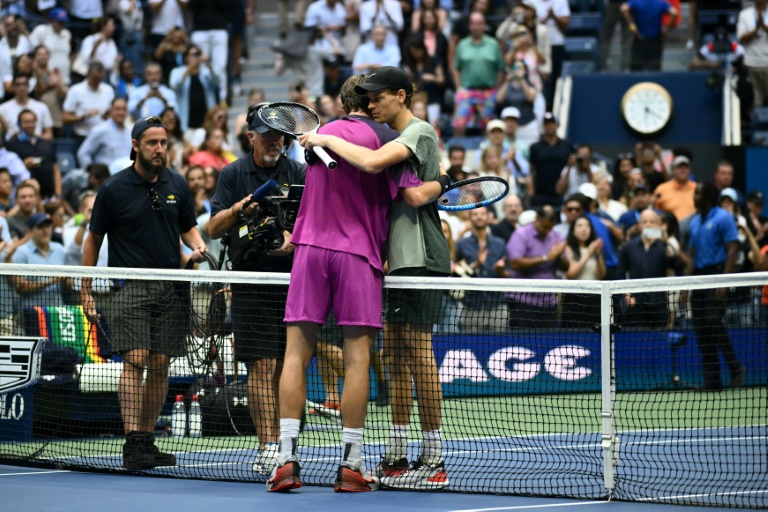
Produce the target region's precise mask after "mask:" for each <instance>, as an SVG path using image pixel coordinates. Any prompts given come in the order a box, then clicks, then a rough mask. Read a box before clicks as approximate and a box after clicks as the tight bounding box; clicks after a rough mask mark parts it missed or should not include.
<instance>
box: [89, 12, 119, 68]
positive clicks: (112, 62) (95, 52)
mask: <svg viewBox="0 0 768 512" xmlns="http://www.w3.org/2000/svg"><path fill="white" fill-rule="evenodd" d="M114 35H115V19H114V18H112V16H105V17H103V18H101V20H100V21H99V31H98V32H96V33H95V34H91V35H90V36H88V37H86V38H85V39H83V45H82V46H81V47H80V58H81V59H82V60H83V62H91V61H94V60H97V61H99V62H101V63H102V64H104V67H105V68H106V69H107V70H109V71H113V70H114V69H116V67H117V62H118V60H119V58H120V54H119V53H118V52H117V45H116V44H115V40H114V39H112V36H114Z"/></svg>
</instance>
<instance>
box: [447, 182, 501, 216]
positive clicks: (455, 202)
mask: <svg viewBox="0 0 768 512" xmlns="http://www.w3.org/2000/svg"><path fill="white" fill-rule="evenodd" d="M508 192H509V183H507V181H506V180H503V179H501V178H496V177H494V176H485V177H482V178H470V179H468V180H461V181H457V182H456V183H454V184H453V185H451V186H450V187H448V189H447V190H446V191H445V192H443V193H442V194H441V195H440V197H438V198H437V207H438V209H440V210H448V211H457V210H472V209H474V208H481V207H483V206H488V205H489V204H493V203H495V202H496V201H498V200H500V199H503V198H504V196H506V195H507V193H508Z"/></svg>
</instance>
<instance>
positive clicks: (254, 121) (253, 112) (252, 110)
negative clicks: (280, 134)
mask: <svg viewBox="0 0 768 512" xmlns="http://www.w3.org/2000/svg"><path fill="white" fill-rule="evenodd" d="M267 105H269V102H267V101H262V102H261V103H256V104H255V105H251V106H250V107H249V108H248V115H247V118H246V119H247V120H248V129H249V130H253V131H255V132H256V133H260V134H263V133H267V132H268V131H269V130H270V128H269V127H268V126H266V125H264V123H263V122H262V121H261V118H260V117H259V110H261V107H264V106H267Z"/></svg>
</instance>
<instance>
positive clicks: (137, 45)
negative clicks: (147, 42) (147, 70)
mask: <svg viewBox="0 0 768 512" xmlns="http://www.w3.org/2000/svg"><path fill="white" fill-rule="evenodd" d="M143 37H144V36H143V35H142V33H141V32H132V31H128V30H123V34H122V36H121V37H120V51H121V53H122V54H123V58H124V59H125V60H129V61H131V63H133V69H134V73H135V74H136V76H142V75H143V74H144V40H143Z"/></svg>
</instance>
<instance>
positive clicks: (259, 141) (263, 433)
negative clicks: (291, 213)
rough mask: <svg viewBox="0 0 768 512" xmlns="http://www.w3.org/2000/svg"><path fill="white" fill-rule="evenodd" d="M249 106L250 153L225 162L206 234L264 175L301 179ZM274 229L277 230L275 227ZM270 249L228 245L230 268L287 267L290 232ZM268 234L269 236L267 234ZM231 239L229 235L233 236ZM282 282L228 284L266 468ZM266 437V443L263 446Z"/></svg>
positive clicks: (246, 205) (231, 221)
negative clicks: (238, 248) (235, 248)
mask: <svg viewBox="0 0 768 512" xmlns="http://www.w3.org/2000/svg"><path fill="white" fill-rule="evenodd" d="M264 105H267V103H259V104H256V105H253V106H252V107H251V108H250V109H249V114H248V117H247V121H248V140H249V141H250V143H251V146H252V147H253V150H252V152H251V153H250V154H248V155H246V156H244V157H243V158H240V159H239V160H237V161H235V162H232V163H231V164H229V165H227V166H226V167H225V168H224V169H223V170H222V171H221V175H220V176H219V181H218V183H217V185H216V193H215V194H214V196H213V201H212V202H211V210H212V211H211V220H210V222H209V224H208V230H209V234H210V236H211V238H213V239H217V238H221V237H222V236H223V235H225V234H226V233H229V232H231V230H232V229H233V228H235V229H238V227H240V226H242V225H243V224H244V222H243V219H247V218H248V217H250V216H252V215H253V214H254V213H255V212H256V211H257V209H258V205H256V204H254V203H251V202H250V200H251V197H252V194H253V192H254V191H255V190H256V189H258V188H259V187H261V186H262V185H263V184H265V183H266V182H268V181H269V180H270V179H273V180H275V181H276V182H277V183H280V184H288V185H303V184H304V176H305V174H306V166H305V165H304V164H299V163H298V162H296V161H293V160H290V159H288V158H286V157H285V156H283V153H282V151H283V147H284V144H285V143H286V141H285V137H283V136H282V135H280V134H279V133H277V132H274V131H271V130H270V129H269V128H267V127H266V126H264V125H263V124H262V122H261V119H259V116H258V110H259V108H261V107H263V106H264ZM275 234H276V235H278V236H279V235H280V233H275ZM281 234H282V236H284V237H285V241H284V243H283V245H282V246H281V247H280V248H279V249H277V250H274V251H264V252H261V251H258V250H256V251H243V252H249V253H250V254H251V256H252V257H248V258H243V259H244V260H245V261H238V260H240V259H241V258H239V257H237V256H239V253H238V254H235V253H234V252H233V251H232V249H231V248H230V258H231V259H232V265H233V270H235V271H250V272H290V271H291V265H292V263H293V245H292V244H291V234H290V233H289V232H287V231H284V232H283V233H281ZM273 239H274V238H273ZM233 242H234V240H233ZM287 292H288V290H287V288H286V287H284V286H278V285H273V286H269V285H266V286H265V285H258V286H249V285H237V284H233V285H232V324H233V330H234V335H235V354H236V358H237V360H238V361H246V362H248V363H249V366H248V407H249V409H250V412H251V419H252V420H253V422H254V426H255V427H256V434H257V435H258V437H259V447H260V449H261V455H260V457H259V460H258V461H257V463H256V464H255V465H254V470H256V471H259V472H261V473H264V474H269V473H270V472H271V471H272V467H273V466H274V464H275V457H276V455H277V445H276V444H274V445H273V444H271V443H276V442H277V439H278V423H277V420H278V417H279V415H278V414H277V389H278V382H279V380H280V373H281V368H282V362H278V360H280V359H282V357H283V353H284V350H285V339H286V332H285V325H284V324H283V317H284V313H285V301H286V297H287ZM266 443H270V446H269V447H266Z"/></svg>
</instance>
